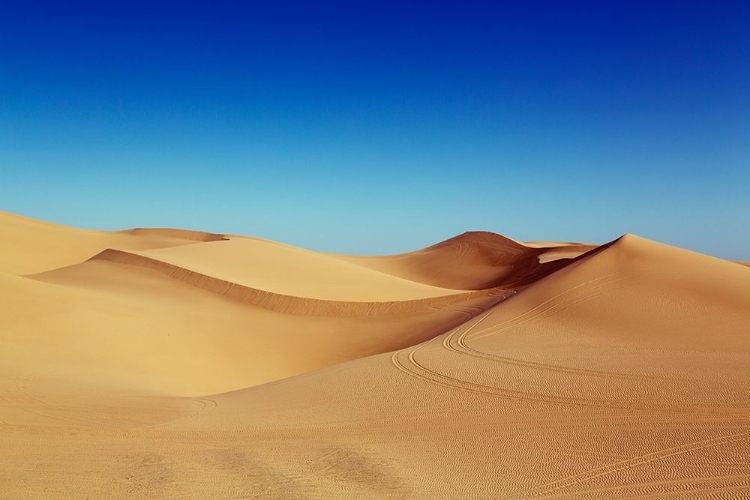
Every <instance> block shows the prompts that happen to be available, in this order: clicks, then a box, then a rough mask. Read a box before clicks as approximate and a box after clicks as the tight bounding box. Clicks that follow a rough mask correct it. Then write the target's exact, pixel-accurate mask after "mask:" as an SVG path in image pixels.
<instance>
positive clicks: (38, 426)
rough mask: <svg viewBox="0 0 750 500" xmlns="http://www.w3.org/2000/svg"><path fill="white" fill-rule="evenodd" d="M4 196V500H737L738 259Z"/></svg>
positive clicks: (747, 365) (636, 241) (747, 274)
mask: <svg viewBox="0 0 750 500" xmlns="http://www.w3.org/2000/svg"><path fill="white" fill-rule="evenodd" d="M738 264H741V263H736V262H729V261H723V260H720V259H716V258H712V257H708V256H705V255H701V254H697V253H693V252H689V251H686V250H682V249H679V248H675V247H670V246H667V245H663V244H660V243H657V242H653V241H649V240H646V239H642V238H639V237H637V236H633V235H625V236H623V237H621V238H619V239H617V240H615V241H613V242H610V243H607V244H605V245H601V246H596V245H590V244H580V243H567V242H534V243H521V242H517V241H514V240H511V239H508V238H505V237H503V236H500V235H496V234H493V233H483V232H470V233H464V234H462V235H459V236H456V237H455V238H451V239H449V240H446V241H444V242H441V243H438V244H436V245H433V246H431V247H428V248H425V249H423V250H419V251H415V252H411V253H406V254H400V255H392V256H382V257H361V256H344V255H333V254H322V253H316V252H311V251H308V250H303V249H300V248H295V247H292V246H289V245H284V244H280V243H275V242H270V241H266V240H261V239H257V238H251V237H246V236H237V235H220V234H213V233H206V232H200V231H187V230H175V229H133V230H128V231H118V232H102V231H91V230H81V229H74V228H69V227H63V226H57V225H53V224H48V223H45V222H40V221H36V220H32V219H27V218H24V217H20V216H17V215H12V214H7V213H0V304H2V305H1V306H0V346H1V347H0V499H2V500H5V499H26V498H33V499H66V500H67V499H81V500H83V499H91V500H94V499H131V498H159V499H161V498H164V499H208V498H210V499H229V498H257V499H285V500H287V499H288V500H294V499H310V498H313V499H337V498H342V499H343V498H347V499H348V498H372V499H408V498H417V499H435V498H449V499H453V498H476V499H500V498H517V499H524V498H561V499H562V498H591V499H596V498H654V499H657V498H717V499H718V498H750V267H748V266H747V265H738Z"/></svg>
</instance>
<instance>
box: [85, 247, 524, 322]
mask: <svg viewBox="0 0 750 500" xmlns="http://www.w3.org/2000/svg"><path fill="white" fill-rule="evenodd" d="M90 260H105V261H110V262H115V263H119V264H126V265H132V266H137V267H141V268H146V269H151V270H154V271H158V272H160V273H162V274H164V275H165V276H167V277H169V278H172V279H175V280H179V281H182V282H184V283H187V284H189V285H192V286H194V287H196V288H200V289H203V290H207V291H210V292H213V293H217V294H220V295H223V296H224V297H227V298H229V299H232V300H236V301H240V302H245V303H250V304H253V305H255V306H258V307H262V308H264V309H268V310H271V311H275V312H280V313H285V314H294V315H300V316H381V315H390V314H394V315H395V314H403V313H413V312H419V311H428V310H431V309H436V308H442V307H447V306H451V305H454V304H460V303H462V302H466V301H470V300H474V299H481V298H486V299H487V302H488V304H487V306H489V305H490V303H495V302H496V301H498V300H502V299H503V298H505V297H506V296H507V295H508V294H510V293H512V291H511V290H509V289H507V288H494V289H486V290H479V291H473V292H463V293H458V294H454V295H446V296H440V297H430V298H425V299H415V300H405V301H389V302H345V301H334V300H322V299H311V298H305V297H296V296H292V295H284V294H278V293H274V292H269V291H266V290H259V289H257V288H252V287H249V286H245V285H240V284H238V283H233V282H231V281H227V280H223V279H219V278H215V277H213V276H208V275H206V274H202V273H199V272H196V271H192V270H190V269H186V268H184V267H180V266H176V265H174V264H170V263H167V262H164V261H161V260H158V259H153V258H150V257H146V256H144V255H139V254H134V253H130V252H125V251H123V250H115V249H107V250H104V251H103V252H101V253H99V254H97V255H95V256H94V257H92V258H91V259H90Z"/></svg>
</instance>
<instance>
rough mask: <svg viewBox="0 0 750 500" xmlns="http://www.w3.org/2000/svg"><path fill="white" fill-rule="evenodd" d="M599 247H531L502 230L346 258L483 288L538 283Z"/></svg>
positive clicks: (443, 283) (433, 281) (424, 279)
mask: <svg viewBox="0 0 750 500" xmlns="http://www.w3.org/2000/svg"><path fill="white" fill-rule="evenodd" d="M560 247H562V248H560ZM594 247H595V246H594V245H575V244H558V243H550V244H549V245H543V244H541V245H533V246H527V245H524V244H522V243H519V242H516V241H514V240H511V239H510V238H506V237H504V236H500V235H499V234H494V233H487V232H468V233H464V234H462V235H460V236H456V237H455V238H451V239H449V240H446V241H443V242H441V243H438V244H436V245H433V246H431V247H428V248H425V249H423V250H419V251H416V252H411V253H407V254H401V255H391V256H385V257H359V256H340V258H342V259H345V260H348V261H350V262H354V263H356V264H359V265H362V266H366V267H369V268H371V269H376V270H378V271H381V272H384V273H388V274H392V275H394V276H400V277H402V278H406V279H409V280H413V281H417V282H420V283H427V284H430V285H434V286H439V287H444V288H455V289H466V290H481V289H486V288H492V287H497V286H519V285H521V286H522V285H524V284H528V283H532V282H533V281H535V280H537V279H539V278H540V277H542V276H545V275H547V274H549V273H551V272H554V271H555V270H557V269H560V268H561V267H563V266H564V265H566V264H567V262H554V261H557V260H565V259H572V258H575V257H578V256H579V255H581V254H583V253H585V252H587V251H589V250H592V249H593V248H594Z"/></svg>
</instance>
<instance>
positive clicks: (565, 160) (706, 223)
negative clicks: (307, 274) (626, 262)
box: [0, 0, 750, 260]
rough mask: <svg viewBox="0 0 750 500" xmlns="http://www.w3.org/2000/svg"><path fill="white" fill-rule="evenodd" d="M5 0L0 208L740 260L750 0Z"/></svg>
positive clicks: (362, 240) (362, 241) (112, 224)
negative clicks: (685, 251) (642, 240)
mask: <svg viewBox="0 0 750 500" xmlns="http://www.w3.org/2000/svg"><path fill="white" fill-rule="evenodd" d="M467 3H470V2H453V3H442V2H424V3H414V2H400V1H383V0H379V1H375V2H364V1H363V2H360V1H346V2H326V1H312V0H310V1H307V2H293V1H284V0H279V1H271V0H266V1H255V2H253V1H246V2H221V1H218V2H208V1H204V2H189V1H180V2H158V1H148V2H140V1H127V2H126V1H122V2H101V1H97V2H76V1H72V2H71V1H67V2H62V1H60V2H33V1H28V2H4V3H3V5H2V6H1V7H0V210H3V211H8V212H13V213H18V214H22V215H26V216H30V217H35V218H40V219H44V220H48V221H53V222H58V223H62V224H67V225H73V226H78V227H89V228H96V229H123V228H128V227H134V226H168V227H182V228H190V229H203V230H208V231H217V232H228V233H242V234H249V235H253V236H259V237H263V238H270V239H274V240H278V241H283V242H287V243H291V244H295V245H299V246H302V247H305V248H310V249H314V250H322V251H332V252H341V253H365V254H383V253H396V252H402V251H409V250H413V249H416V248H420V247H424V246H427V245H429V244H432V243H435V242H437V241H440V240H443V239H445V238H448V237H450V236H453V235H455V234H458V233H461V232H463V231H467V230H488V231H494V232H498V233H502V234H505V235H507V236H509V237H512V238H516V239H520V240H576V241H588V242H605V241H608V240H611V239H613V238H615V237H617V236H619V235H620V234H623V233H626V232H630V233H635V234H638V235H641V236H644V237H647V238H651V239H655V240H659V241H662V242H665V243H670V244H673V245H678V246H682V247H685V248H689V249H693V250H697V251H701V252H705V253H709V254H712V255H716V256H720V257H725V258H735V259H745V260H750V2H747V1H743V2H737V3H731V2H705V3H701V4H697V3H696V4H691V3H690V2H653V1H648V2H637V1H636V2H633V1H628V2H624V1H623V2H601V1H597V2H574V1H573V2H567V1H566V2H562V1H551V2H537V1H529V2H525V1H517V2H506V3H504V2H491V3H487V4H484V3H470V5H467Z"/></svg>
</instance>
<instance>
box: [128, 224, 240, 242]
mask: <svg viewBox="0 0 750 500" xmlns="http://www.w3.org/2000/svg"><path fill="white" fill-rule="evenodd" d="M118 232H120V233H124V234H132V235H134V236H163V237H166V238H175V239H181V240H190V241H203V242H206V241H223V240H226V239H228V238H227V237H226V236H225V235H223V234H216V233H207V232H205V231H191V230H188V229H170V228H161V227H159V228H157V227H136V228H133V229H126V230H124V231H118Z"/></svg>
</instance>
